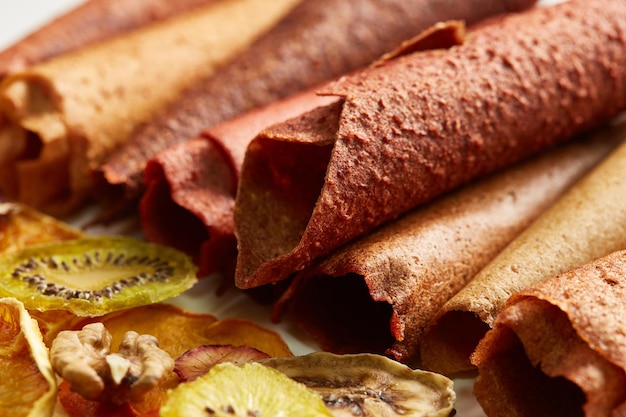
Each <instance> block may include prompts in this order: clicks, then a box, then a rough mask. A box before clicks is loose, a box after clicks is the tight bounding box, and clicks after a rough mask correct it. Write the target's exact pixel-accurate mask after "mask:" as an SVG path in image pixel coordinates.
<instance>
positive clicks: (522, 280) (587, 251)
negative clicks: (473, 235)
mask: <svg viewBox="0 0 626 417" xmlns="http://www.w3.org/2000/svg"><path fill="white" fill-rule="evenodd" d="M622 135H623V137H624V138H626V134H624V133H623V132H622ZM624 195H626V143H623V144H621V145H620V146H619V147H618V148H617V149H615V151H613V152H612V153H611V154H610V155H609V156H608V157H607V158H606V159H605V160H604V161H602V163H601V164H599V165H598V166H597V167H595V168H594V170H592V171H591V172H590V173H589V174H588V175H586V176H585V177H584V178H583V179H582V180H581V181H580V182H579V183H578V184H576V185H575V186H574V187H572V189H570V190H569V191H568V192H567V193H565V195H563V197H561V198H560V199H559V200H558V201H557V202H556V203H555V204H554V205H553V206H552V207H550V208H549V209H548V210H546V211H545V212H544V213H543V214H542V215H541V216H540V217H539V218H538V219H537V220H536V221H535V222H533V224H531V225H530V226H529V227H528V228H527V229H526V230H524V232H522V233H521V234H520V235H519V236H518V237H517V238H516V239H514V240H513V241H512V242H511V243H510V244H509V245H507V247H506V248H504V250H503V251H502V252H501V253H500V254H498V256H497V257H495V258H494V259H493V260H492V261H491V262H490V263H489V264H488V265H487V266H486V267H485V268H484V269H483V270H481V271H480V272H479V273H478V274H477V275H476V277H474V279H473V280H472V281H471V282H470V283H469V284H468V285H467V286H466V287H465V288H464V289H463V290H462V291H460V292H459V293H458V294H456V295H455V296H454V297H453V298H451V299H450V300H449V301H448V302H447V303H446V304H444V306H443V307H442V308H441V310H440V311H439V312H437V314H436V316H435V318H434V319H433V321H432V323H431V324H429V326H428V330H427V332H426V334H425V336H424V338H423V341H422V346H421V355H422V361H423V366H424V367H425V368H427V369H431V370H437V371H438V372H441V373H444V374H446V375H455V374H459V373H465V372H472V371H475V367H474V366H473V365H472V364H471V363H470V355H471V353H472V352H473V351H474V349H475V348H476V345H477V344H478V342H479V340H480V339H481V338H482V337H483V336H484V335H485V333H486V332H487V331H488V330H489V328H491V327H492V326H493V324H494V320H495V317H496V315H497V314H498V312H499V311H500V310H501V308H502V306H503V305H504V303H505V302H506V300H507V299H508V298H509V297H510V296H511V295H513V294H515V293H517V292H519V291H521V290H522V289H524V288H526V287H529V286H531V285H533V284H535V283H537V282H540V281H543V280H545V279H548V278H551V277H553V276H555V275H557V274H559V273H562V272H565V271H567V270H569V269H573V268H576V267H578V266H580V265H583V264H585V263H588V262H591V261H592V260H594V259H596V258H599V257H602V256H605V255H607V254H609V253H611V252H613V251H617V250H621V249H624V248H626V205H624Z"/></svg>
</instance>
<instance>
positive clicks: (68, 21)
mask: <svg viewBox="0 0 626 417" xmlns="http://www.w3.org/2000/svg"><path fill="white" fill-rule="evenodd" d="M216 1H219V0H176V1H171V0H133V1H128V0H86V1H84V2H81V3H80V4H79V5H77V6H76V7H74V8H73V9H71V10H68V11H67V12H66V13H64V14H61V15H59V16H56V17H55V18H54V19H52V20H51V21H49V22H47V23H46V24H44V25H43V26H41V27H40V28H38V29H37V30H35V31H33V32H31V33H29V34H28V35H26V36H25V37H23V38H22V39H20V40H18V41H17V42H15V43H14V44H12V45H10V46H9V47H8V48H6V49H4V50H3V51H0V77H4V76H6V75H7V74H9V73H11V72H16V71H21V70H23V69H25V68H26V67H28V66H30V65H34V64H37V63H39V62H43V61H47V60H48V59H50V58H53V57H54V56H57V55H61V54H64V53H67V52H70V51H73V50H75V49H79V48H82V47H84V46H86V45H88V44H92V43H95V42H100V41H103V40H105V39H108V38H111V37H113V36H117V35H120V34H122V33H125V32H128V31H131V30H134V29H137V28H139V27H141V26H144V25H147V24H150V23H153V22H157V21H161V20H164V19H168V18H170V17H172V16H175V15H177V14H179V13H183V12H186V11H189V10H191V9H194V8H196V7H200V6H204V5H207V4H210V3H214V2H216Z"/></svg>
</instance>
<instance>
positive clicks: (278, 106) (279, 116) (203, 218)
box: [139, 90, 336, 277]
mask: <svg viewBox="0 0 626 417" xmlns="http://www.w3.org/2000/svg"><path fill="white" fill-rule="evenodd" d="M333 100H336V98H333V97H321V96H317V95H316V94H315V92H314V91H313V90H307V91H304V92H301V93H298V94H296V95H294V96H291V97H289V98H287V99H284V100H279V101H276V102H274V103H272V104H270V105H267V106H264V107H262V108H259V109H255V110H252V111H250V112H247V113H245V114H243V115H241V116H239V117H236V118H234V119H231V120H229V121H226V122H223V123H220V124H217V125H216V126H214V127H212V128H210V129H207V130H206V131H204V132H203V133H202V135H201V136H200V137H198V138H196V139H193V140H190V141H187V142H183V143H180V144H178V145H175V146H172V147H171V148H169V149H167V150H165V151H163V152H160V153H158V154H157V155H155V156H154V157H153V158H152V159H150V160H149V161H148V164H147V165H146V170H145V177H146V179H145V182H146V192H145V193H144V194H143V197H142V199H141V201H140V204H139V213H140V220H141V226H142V230H143V232H144V234H145V236H146V238H147V239H148V240H150V241H153V242H158V243H161V244H165V245H168V246H173V247H175V248H179V249H180V250H184V251H185V252H187V253H188V254H189V255H190V256H192V258H193V259H194V262H196V263H197V264H198V266H199V270H198V274H199V276H204V275H207V274H211V273H214V272H222V273H227V274H228V276H229V277H232V276H233V274H234V266H235V257H236V253H237V248H236V241H235V235H234V225H233V222H234V219H233V207H234V205H235V192H236V190H237V181H238V179H239V170H240V169H241V165H242V164H243V158H244V153H245V150H246V147H247V145H248V143H250V141H251V140H252V139H253V138H254V137H255V136H256V134H257V133H258V132H260V131H261V130H263V128H265V127H268V126H270V125H272V124H274V123H278V122H282V121H284V120H287V119H288V118H290V117H293V116H296V115H298V114H300V113H302V112H303V111H308V110H310V109H313V108H315V107H317V106H322V105H325V104H328V103H330V102H331V101H333ZM174 218H175V219H177V220H176V222H172V219H174Z"/></svg>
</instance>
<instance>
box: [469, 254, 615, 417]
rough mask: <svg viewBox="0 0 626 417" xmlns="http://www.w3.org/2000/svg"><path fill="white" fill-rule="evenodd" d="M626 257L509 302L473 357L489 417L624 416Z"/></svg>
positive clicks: (597, 264) (575, 273)
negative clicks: (504, 416)
mask: <svg viewBox="0 0 626 417" xmlns="http://www.w3.org/2000/svg"><path fill="white" fill-rule="evenodd" d="M625 304H626V251H623V250H622V251H617V252H613V253H611V254H609V255H606V256H604V257H602V258H599V259H596V260H594V261H592V262H589V263H588V264H585V265H582V266H580V267H577V268H574V269H572V270H569V271H567V272H564V273H562V274H559V275H557V276H555V277H553V278H550V279H547V280H544V281H542V282H541V283H538V284H535V285H533V286H531V287H529V288H527V289H525V290H523V291H521V292H518V293H516V294H514V295H513V296H511V298H509V300H508V301H507V303H506V305H505V306H504V308H503V309H502V310H501V311H500V312H499V313H498V315H497V317H496V321H495V326H494V328H493V329H491V330H489V331H488V332H487V334H486V335H485V337H484V338H483V339H482V340H481V342H480V343H479V345H478V347H477V349H476V351H475V352H474V353H473V355H472V363H474V365H476V366H477V367H478V372H479V374H478V378H477V379H476V384H475V386H474V392H475V394H476V398H477V399H478V401H479V403H480V404H481V406H482V407H483V409H484V410H485V412H486V414H487V415H488V416H503V415H506V416H512V417H525V416H528V417H531V416H532V417H543V416H550V417H558V416H622V415H624V413H626V333H625V332H624V328H626V316H625V315H624V305H625Z"/></svg>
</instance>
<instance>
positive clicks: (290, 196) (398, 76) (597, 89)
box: [235, 0, 626, 288]
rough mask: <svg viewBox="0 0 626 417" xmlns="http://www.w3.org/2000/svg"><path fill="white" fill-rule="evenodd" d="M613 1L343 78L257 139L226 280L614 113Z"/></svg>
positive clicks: (263, 273)
mask: <svg viewBox="0 0 626 417" xmlns="http://www.w3.org/2000/svg"><path fill="white" fill-rule="evenodd" d="M625 22H626V4H624V3H622V2H615V1H612V0H593V1H590V0H574V1H569V2H566V3H562V4H559V5H557V6H553V7H548V8H535V9H533V10H530V11H527V12H522V13H520V14H513V15H509V16H506V17H503V18H500V19H494V20H493V21H491V22H490V23H489V24H487V23H485V24H481V25H480V28H477V29H476V30H474V31H472V32H471V34H470V35H469V36H468V39H467V41H466V42H465V43H464V44H463V45H460V46H456V47H452V48H450V49H448V50H433V51H426V52H418V53H415V54H411V55H407V56H403V57H399V58H396V59H393V60H390V61H386V62H384V63H381V64H379V65H378V66H375V67H372V68H369V69H367V70H363V71H361V72H359V74H358V75H354V76H350V77H343V78H342V79H341V80H340V81H338V82H337V83H334V84H331V85H330V86H329V87H328V88H327V89H326V90H325V91H323V93H327V94H329V95H336V96H340V97H342V98H343V100H342V101H341V102H340V103H338V104H335V105H330V106H328V107H325V108H323V109H321V110H314V111H312V112H310V113H307V114H304V115H302V116H301V117H300V118H296V119H292V120H290V121H288V122H285V123H283V124H279V125H276V126H274V127H273V128H271V129H267V130H265V131H264V132H263V133H262V134H261V135H259V136H258V137H257V138H255V139H254V140H253V141H252V142H251V144H250V146H249V147H248V151H247V154H246V158H245V161H244V167H243V169H242V176H241V180H240V184H239V189H238V194H237V201H236V204H235V227H236V229H235V233H236V235H237V238H238V249H239V256H238V260H237V271H236V283H237V285H238V286H239V287H240V288H251V287H255V286H260V285H263V284H268V283H275V282H277V281H280V280H283V279H285V278H287V277H288V276H289V275H290V274H292V273H293V272H296V271H298V270H301V269H303V268H304V267H306V266H308V265H310V264H311V261H312V260H314V259H316V258H319V257H321V256H324V255H327V254H328V253H329V252H331V251H332V250H333V249H336V248H337V247H339V246H340V245H342V244H344V243H346V242H348V241H350V240H351V239H353V238H355V237H357V236H360V235H362V234H364V233H366V232H368V231H370V230H372V229H373V228H375V227H377V226H379V225H381V224H383V223H385V222H387V221H390V220H392V219H394V218H396V217H398V216H399V215H400V214H402V213H405V212H407V211H408V210H410V209H412V208H414V207H416V206H417V205H419V204H423V203H425V202H427V201H429V200H431V199H432V198H434V197H436V196H438V195H440V194H442V193H443V192H446V191H449V190H451V189H453V188H455V187H457V186H459V185H462V184H464V183H467V182H468V181H470V180H471V179H473V178H477V177H480V176H482V175H486V174H488V173H490V172H493V171H495V170H497V169H501V168H503V167H505V166H507V165H510V164H512V163H514V162H516V161H519V160H521V159H523V158H525V157H528V156H530V155H532V154H536V153H537V152H540V151H542V150H545V149H547V148H550V147H552V146H554V145H556V144H557V143H561V142H564V141H566V140H568V139H570V138H571V137H572V136H573V135H575V134H577V133H579V132H582V131H586V130H587V129H589V128H591V127H593V126H596V125H598V124H600V123H603V122H605V121H607V120H608V119H610V118H612V117H613V116H615V115H616V114H617V113H618V112H619V111H621V110H622V109H623V108H624V107H625V106H626V65H624V64H626V28H625V25H626V23H625Z"/></svg>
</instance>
